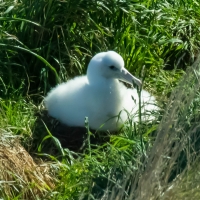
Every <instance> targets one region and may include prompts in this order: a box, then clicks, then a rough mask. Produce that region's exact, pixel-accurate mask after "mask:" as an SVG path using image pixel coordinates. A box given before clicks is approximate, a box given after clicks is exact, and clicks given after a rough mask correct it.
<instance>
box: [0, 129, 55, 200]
mask: <svg viewBox="0 0 200 200" xmlns="http://www.w3.org/2000/svg"><path fill="white" fill-rule="evenodd" d="M51 173H52V172H51V168H50V165H48V164H47V163H46V164H45V163H42V162H41V161H40V163H36V162H35V161H34V160H33V158H32V157H31V156H30V154H29V153H28V152H27V151H26V150H25V149H24V148H23V147H22V146H21V144H20V142H19V137H16V136H12V134H9V133H7V132H5V131H1V130H0V180H1V184H0V194H1V195H2V196H4V197H6V198H8V197H9V198H12V197H14V196H16V195H17V196H18V197H20V199H36V198H38V197H44V196H45V195H46V194H47V192H48V191H49V190H51V189H53V188H54V182H55V180H53V179H52V178H51V177H52V176H51V175H50V174H51Z"/></svg>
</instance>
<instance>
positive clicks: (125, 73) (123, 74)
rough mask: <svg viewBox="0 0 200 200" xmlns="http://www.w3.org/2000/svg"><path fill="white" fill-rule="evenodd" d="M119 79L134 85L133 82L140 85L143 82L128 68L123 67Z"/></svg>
mask: <svg viewBox="0 0 200 200" xmlns="http://www.w3.org/2000/svg"><path fill="white" fill-rule="evenodd" d="M119 80H121V81H124V82H126V83H129V84H131V85H133V83H135V84H137V85H138V87H141V85H142V82H141V81H140V80H139V79H137V78H136V77H135V76H133V75H132V74H131V73H130V72H129V71H128V70H126V69H122V71H121V74H120V78H119Z"/></svg>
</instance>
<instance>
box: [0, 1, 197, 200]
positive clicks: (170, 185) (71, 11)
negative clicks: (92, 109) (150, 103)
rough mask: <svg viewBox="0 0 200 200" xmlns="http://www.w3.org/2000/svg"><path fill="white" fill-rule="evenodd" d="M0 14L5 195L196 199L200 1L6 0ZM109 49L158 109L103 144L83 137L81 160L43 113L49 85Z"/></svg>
mask: <svg viewBox="0 0 200 200" xmlns="http://www.w3.org/2000/svg"><path fill="white" fill-rule="evenodd" d="M0 14H1V15H0V66H1V67H0V97H1V98H0V127H1V129H0V140H1V145H0V157H1V158H3V159H1V160H2V161H1V162H0V171H1V172H2V173H1V180H2V181H1V182H0V198H3V199H25V198H29V199H44V198H46V199H180V198H181V199H192V198H193V199H199V195H198V186H199V181H198V177H199V176H198V174H199V168H198V164H199V159H198V158H199V148H198V144H199V139H198V131H199V126H198V122H199V102H200V100H199V93H198V90H199V82H198V80H199V60H197V62H196V63H195V64H193V62H194V60H195V59H196V58H197V57H198V51H199V50H198V49H199V47H200V35H199V20H200V9H199V3H198V2H197V1H190V0H177V1H166V0H159V1H153V2H152V1H142V0H141V1H139V0H138V1H134V2H133V1H129V0H125V1H118V0H107V1H105V0H101V1H94V0H91V1H85V0H73V1H71V0H64V1H59V0H48V1H43V0H40V1H32V0H30V1H25V0H22V1H13V0H6V1H1V2H0ZM106 50H115V51H117V52H118V53H119V54H121V55H122V56H123V58H124V60H125V65H126V68H128V69H129V71H131V72H132V73H133V74H135V75H136V76H137V77H143V78H144V79H145V81H144V88H145V89H147V90H148V91H150V92H151V93H152V94H154V95H155V96H156V97H157V101H158V104H159V105H160V107H161V111H160V113H158V114H159V116H157V114H156V113H155V114H153V115H155V118H156V120H155V121H153V122H149V123H143V122H139V123H136V124H134V125H132V123H131V119H130V122H129V123H127V124H126V125H125V126H124V129H123V130H122V131H120V132H119V133H118V134H117V135H111V136H110V138H109V139H107V140H105V141H104V142H103V143H101V144H99V143H97V144H93V143H92V138H93V137H95V138H98V136H97V135H95V134H93V133H91V132H90V131H87V134H88V137H87V139H86V142H85V148H84V149H83V152H79V153H75V152H74V151H71V150H69V149H66V148H63V147H62V146H61V144H60V142H59V140H58V139H57V138H56V137H55V136H53V135H52V134H51V131H50V129H49V124H47V123H46V121H45V123H43V122H41V116H40V115H38V114H37V113H38V112H40V110H41V109H42V106H41V101H42V100H43V97H44V96H45V95H46V94H47V92H48V91H49V90H50V88H51V87H53V86H55V85H56V84H58V83H59V82H63V81H66V80H68V79H69V78H71V77H73V76H76V75H79V74H84V73H85V72H86V67H87V64H88V62H89V60H90V58H91V57H92V56H93V55H94V54H96V53H98V52H100V51H106ZM192 64H193V65H192ZM186 69H187V70H186ZM38 121H40V124H38ZM47 121H48V120H47ZM49 123H50V121H49ZM101 137H103V136H100V138H101ZM20 152H21V154H20ZM194 155H195V156H194ZM38 159H40V161H38ZM41 159H42V160H43V161H41ZM24 163H26V164H24ZM168 166H170V167H168ZM36 169H38V170H36ZM32 173H34V174H36V175H34V177H33V175H32ZM44 174H46V176H45V175H44ZM156 175H157V176H156ZM191 180H195V181H191ZM152 183H153V184H152Z"/></svg>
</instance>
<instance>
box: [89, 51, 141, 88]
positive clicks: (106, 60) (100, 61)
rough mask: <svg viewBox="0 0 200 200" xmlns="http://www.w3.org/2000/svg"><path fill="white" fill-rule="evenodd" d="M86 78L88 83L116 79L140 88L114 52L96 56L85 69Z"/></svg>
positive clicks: (120, 58) (138, 83) (136, 80)
mask: <svg viewBox="0 0 200 200" xmlns="http://www.w3.org/2000/svg"><path fill="white" fill-rule="evenodd" d="M87 77H88V80H89V81H90V82H93V81H97V80H99V79H103V78H104V79H118V80H121V81H124V82H126V83H129V84H131V85H132V84H133V82H134V83H135V84H137V85H138V86H139V87H140V86H141V81H140V80H139V79H137V78H136V77H134V76H133V75H132V74H131V73H130V72H129V71H128V70H127V69H125V68H124V60H123V58H122V57H121V56H120V55H119V54H118V53H116V52H114V51H107V52H101V53H98V54H96V55H95V56H94V57H93V58H92V59H91V61H90V63H89V65H88V69H87Z"/></svg>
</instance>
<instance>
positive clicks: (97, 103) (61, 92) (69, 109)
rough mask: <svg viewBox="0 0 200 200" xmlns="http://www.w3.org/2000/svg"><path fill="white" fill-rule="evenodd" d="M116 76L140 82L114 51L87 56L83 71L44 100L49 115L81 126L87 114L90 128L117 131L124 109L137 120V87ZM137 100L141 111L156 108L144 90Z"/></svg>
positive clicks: (121, 121) (121, 122)
mask: <svg viewBox="0 0 200 200" xmlns="http://www.w3.org/2000/svg"><path fill="white" fill-rule="evenodd" d="M119 80H120V81H124V82H126V83H129V84H131V85H132V84H133V82H134V83H135V84H137V85H138V86H141V81H140V80H139V79H137V78H136V77H134V76H133V75H132V74H130V73H129V72H128V70H126V69H125V68H124V60H123V58H122V57H121V56H120V55H119V54H118V53H116V52H114V51H108V52H101V53H98V54H96V55H95V56H94V57H93V58H92V59H91V61H90V63H89V65H88V69H87V74H86V75H84V76H78V77H75V78H74V79H72V80H69V81H67V82H66V83H62V84H60V85H58V86H56V87H55V88H53V89H52V90H51V91H50V92H49V94H48V95H47V97H46V98H45V100H44V102H45V106H46V108H47V110H48V113H49V115H50V116H52V117H54V118H56V119H58V120H59V121H60V122H61V123H63V124H66V125H68V126H72V127H84V126H85V117H88V120H89V126H90V128H91V129H95V130H102V131H106V130H109V131H117V130H118V129H119V128H120V127H121V126H122V125H123V124H124V123H125V122H126V121H127V119H128V113H129V114H130V115H131V116H133V121H138V116H137V113H138V102H139V98H138V93H137V90H136V89H133V88H127V87H126V86H125V85H124V84H123V83H122V82H120V81H119ZM133 99H134V100H133ZM141 102H142V106H143V108H142V110H143V111H144V112H145V111H152V110H155V109H157V108H156V106H155V98H154V97H153V96H151V95H150V94H149V93H148V92H146V91H145V90H142V92H141ZM130 115H129V116H130Z"/></svg>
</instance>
